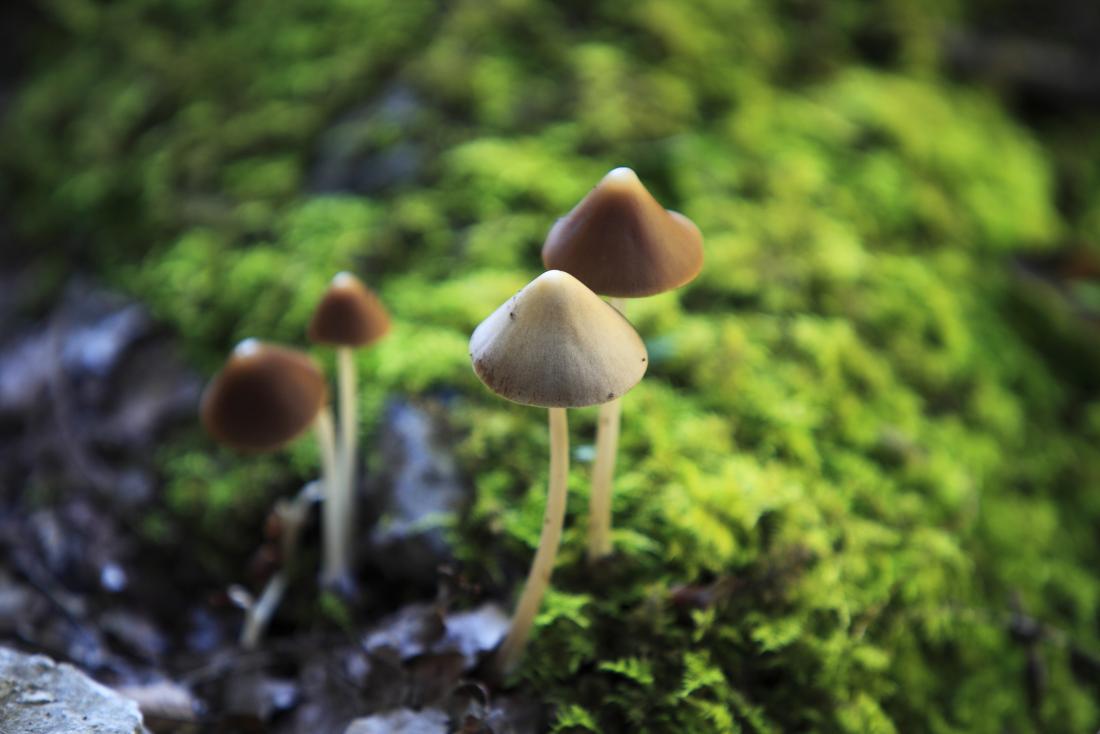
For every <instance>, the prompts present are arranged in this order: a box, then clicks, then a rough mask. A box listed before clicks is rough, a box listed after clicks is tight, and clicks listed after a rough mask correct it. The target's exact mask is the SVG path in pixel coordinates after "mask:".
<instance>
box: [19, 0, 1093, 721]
mask: <svg viewBox="0 0 1100 734" xmlns="http://www.w3.org/2000/svg"><path fill="white" fill-rule="evenodd" d="M4 12H5V13H6V14H7V18H6V19H7V22H6V23H5V25H6V28H7V30H6V31H5V33H4V34H3V35H4V36H5V40H7V41H8V42H7V43H6V44H5V50H4V51H3V54H4V61H5V64H4V66H5V72H4V75H3V76H4V77H5V79H6V81H5V84H4V89H5V93H4V95H3V102H2V104H3V106H2V119H0V132H2V134H0V197H2V201H3V204H2V207H0V212H2V221H3V224H4V232H5V235H4V242H5V243H6V244H4V247H3V255H2V259H3V262H4V263H6V264H7V266H10V267H20V268H26V270H25V272H27V273H29V274H30V275H28V277H33V278H34V279H35V283H36V284H37V286H36V288H35V295H34V297H33V298H31V299H30V300H28V301H27V303H25V304H24V305H23V307H24V308H25V309H26V310H27V311H28V313H33V312H34V311H35V309H41V308H43V307H44V304H48V303H49V301H50V299H51V298H52V297H53V295H54V294H55V293H56V292H57V288H59V287H60V285H61V284H62V283H63V282H64V281H65V280H66V279H67V278H68V277H69V276H70V275H71V274H72V273H74V272H81V273H87V274H92V275H94V276H95V277H96V278H98V279H100V280H102V281H103V282H105V283H108V284H109V285H111V286H112V287H113V288H116V289H119V290H121V291H123V292H126V293H128V294H130V295H131V296H133V297H135V298H137V299H139V300H141V301H142V302H144V303H145V304H147V305H148V307H149V308H150V309H151V310H152V312H153V313H154V314H155V316H156V317H157V318H158V319H160V320H161V321H163V322H164V323H166V324H168V325H170V327H171V328H172V329H173V330H174V331H175V333H176V334H177V335H178V338H179V340H180V342H181V344H182V345H183V347H184V349H185V350H186V353H187V355H188V358H189V360H190V361H191V363H192V364H193V365H195V366H196V368H198V369H200V370H201V371H202V372H203V373H204V374H209V373H210V372H212V371H213V370H214V369H216V367H217V365H218V364H219V363H220V362H221V360H222V359H223V357H224V355H225V353H226V352H227V350H228V349H229V348H230V347H231V346H232V345H233V344H234V343H235V342H236V341H237V340H238V339H241V338H243V337H247V336H260V337H264V338H269V339H275V340H281V341H286V342H289V343H293V344H303V343H304V329H305V324H306V322H307V320H308V317H309V314H310V312H311V310H312V308H313V306H314V304H315V303H316V301H317V298H318V296H319V294H320V293H321V292H322V290H323V289H324V287H325V285H326V283H327V281H328V279H329V278H330V277H331V276H332V274H333V273H334V272H336V271H337V270H341V269H348V270H352V271H354V272H356V273H358V274H359V275H360V276H361V277H362V278H363V279H364V280H365V281H366V282H367V283H368V284H369V285H370V286H371V287H373V288H375V289H376V290H377V291H378V292H379V293H380V295H381V297H382V299H383V301H384V302H385V303H386V304H387V306H388V307H389V308H390V309H391V311H392V313H393V315H394V319H395V328H394V331H393V333H392V334H391V336H390V337H388V338H387V340H385V341H384V342H382V343H380V344H379V345H378V346H377V347H376V348H374V349H373V350H371V351H369V352H367V353H365V354H363V355H362V356H361V364H362V367H363V370H364V373H365V374H366V375H367V377H366V379H367V381H368V385H369V389H368V390H367V393H366V395H365V397H364V405H363V408H364V421H365V423H366V424H367V425H368V426H374V425H376V424H377V422H378V420H379V416H380V413H381V410H382V406H383V404H384V401H385V400H386V399H387V397H389V396H395V395H403V396H417V397H422V398H432V397H433V396H434V397H439V396H445V397H446V398H447V400H448V403H447V404H448V405H449V406H450V410H451V422H452V424H453V425H454V426H455V427H456V430H457V432H458V434H459V435H460V436H461V438H460V440H459V443H458V445H457V447H456V451H457V453H458V456H459V458H460V460H461V463H462V467H463V470H464V473H465V475H466V476H467V477H468V479H469V481H470V482H471V483H472V484H473V485H474V487H475V488H476V490H477V494H476V499H475V501H474V505H473V507H472V509H471V510H470V512H469V513H468V514H466V515H463V516H462V517H460V518H453V519H452V520H451V521H450V522H449V523H448V528H449V531H450V534H451V537H452V542H453V543H454V547H455V552H456V554H457V555H458V557H459V559H460V561H461V562H462V564H463V567H464V568H465V569H466V571H467V572H468V573H469V574H470V575H472V576H473V577H475V578H478V579H480V580H481V581H483V583H484V585H485V589H486V593H487V594H489V595H492V596H495V597H496V598H499V599H502V600H504V601H505V602H507V600H508V599H509V598H510V595H511V594H512V593H513V592H514V590H515V586H516V584H517V583H518V581H519V579H520V578H521V577H522V570H523V568H524V566H525V564H526V562H527V559H528V558H529V557H530V553H531V549H532V548H533V545H534V543H535V541H536V539H537V535H538V529H539V525H540V520H541V512H542V504H543V497H544V493H543V491H542V487H543V486H544V483H545V474H546V470H545V467H544V462H545V455H546V438H545V435H544V433H545V429H544V425H543V421H544V416H543V415H542V413H540V412H539V411H534V410H529V409H524V408H521V407H518V406H513V405H510V404H506V403H504V402H503V401H501V400H498V399H496V398H494V397H493V396H491V395H490V394H488V393H487V391H485V390H484V389H483V388H482V386H481V385H480V383H479V382H478V381H477V379H476V377H475V376H474V375H473V373H472V371H471V370H470V367H469V363H468V357H467V351H466V341H467V338H468V335H469V333H470V331H471V330H472V328H473V327H474V326H475V325H476V324H477V323H478V322H479V321H480V320H481V319H482V318H484V317H485V316H486V315H487V314H489V313H490V312H491V311H492V310H493V309H494V308H495V307H496V306H497V305H499V304H500V303H501V302H502V301H504V300H505V299H506V298H508V297H509V296H510V295H511V294H512V293H514V292H515V291H516V290H517V289H518V288H519V287H521V286H522V285H523V284H524V283H526V282H527V281H528V280H529V279H530V278H532V277H534V276H535V275H536V274H537V273H538V272H539V270H540V261H539V257H538V252H539V248H540V246H541V242H542V238H543V237H544V236H545V234H546V232H547V230H548V229H549V227H550V225H551V224H552V223H553V221H554V219H555V218H556V217H558V216H560V215H562V214H563V213H565V212H566V211H568V210H569V208H570V207H572V206H573V204H575V203H576V202H577V201H578V200H579V199H580V198H581V197H582V196H583V195H584V194H585V193H586V192H587V191H588V189H589V188H590V187H591V186H592V185H594V184H595V183H596V181H598V180H599V178H600V177H601V176H602V175H603V174H604V173H605V172H606V171H608V170H609V169H611V168H613V167H615V166H619V165H629V166H632V167H633V168H635V169H636V170H637V171H638V173H639V175H640V176H641V178H642V180H643V181H644V182H645V183H646V185H647V186H648V187H649V188H650V190H651V191H652V192H653V193H654V194H655V195H656V196H657V198H658V199H659V200H660V201H661V202H662V203H664V204H665V205H666V206H668V207H671V208H674V209H677V210H679V211H682V212H684V213H685V214H687V215H688V216H690V217H691V218H692V219H693V220H694V221H695V222H696V223H697V224H698V225H699V226H700V228H701V229H702V231H703V233H704V236H705V248H706V258H707V262H706V265H705V268H704V271H703V273H702V275H701V276H700V277H699V278H698V280H696V281H695V282H694V283H692V284H691V285H690V286H688V287H686V288H684V289H682V290H681V291H678V292H675V293H670V294H664V295H661V296H659V297H655V298H650V299H645V300H644V301H639V302H637V303H635V304H631V312H630V315H631V318H632V320H633V321H634V323H635V325H636V326H637V328H638V330H639V332H640V333H641V334H642V335H643V336H644V337H645V339H646V341H647V344H648V347H649V349H650V354H651V355H652V360H651V368H650V371H649V374H648V375H647V377H646V379H645V380H644V381H643V383H642V384H641V385H640V386H639V387H638V388H637V389H636V390H634V391H633V392H632V393H631V394H630V395H629V396H628V398H627V399H626V400H625V402H624V434H623V445H622V451H623V453H622V455H621V457H620V464H619V478H618V482H617V492H616V496H615V516H616V522H617V534H616V542H617V544H618V546H619V548H620V549H621V551H622V556H623V557H622V559H621V562H620V566H619V567H618V570H617V572H616V575H615V576H614V577H613V578H610V579H602V580H600V582H599V583H598V584H597V583H594V582H593V579H591V578H590V577H588V575H587V574H586V572H585V570H584V564H583V561H582V555H583V528H584V523H583V516H584V512H585V508H586V502H587V495H586V492H587V483H588V480H587V473H588V470H589V466H588V464H587V463H585V462H584V461H575V462H574V466H573V470H572V476H571V489H572V490H574V491H573V495H572V497H571V500H570V510H569V516H570V520H569V525H568V527H567V531H566V536H565V542H564V550H563V557H562V559H561V560H560V562H559V566H558V571H557V575H556V588H555V591H554V592H553V593H552V594H551V596H550V597H549V599H548V602H547V604H546V606H545V607H544V613H543V614H542V615H541V616H540V617H539V620H538V630H537V634H536V639H535V641H534V643H533V646H532V648H531V654H530V655H529V656H528V658H527V661H526V663H525V665H524V667H523V670H522V671H521V680H522V681H523V685H524V686H525V687H526V689H527V690H529V691H535V692H536V693H537V695H538V696H539V697H540V698H541V699H542V700H544V701H546V702H547V703H549V704H551V705H552V707H553V709H552V711H553V714H552V720H553V721H554V727H555V729H554V730H555V731H570V732H615V731H650V732H711V731H714V732H740V731H747V732H757V731H759V732H769V731H824V732H894V731H897V732H925V731H927V732H989V733H990V734H993V733H997V734H1001V733H1003V732H1028V731H1035V732H1085V731H1095V730H1096V728H1097V726H1098V725H1100V662H1097V661H1098V660H1100V578H1098V568H1100V451H1098V450H1097V445H1098V442H1100V395H1098V387H1100V381H1098V375H1100V341H1098V339H1097V332H1096V323H1095V322H1096V316H1097V314H1098V313H1100V311H1098V309H1100V287H1098V281H1097V280H1096V277H1097V275H1098V274H1100V127H1098V126H1097V119H1096V118H1097V111H1098V109H1100V103H1098V100H1100V89H1098V88H1097V82H1096V78H1095V74H1094V73H1093V72H1092V71H1090V70H1095V68H1097V57H1096V49H1095V45H1094V43H1092V42H1090V40H1089V39H1095V37H1096V35H1095V34H1096V32H1098V29H1100V21H1098V19H1097V17H1096V16H1097V13H1096V9H1095V7H1094V6H1092V4H1091V3H1086V2H1079V3H1071V2H1060V3H1054V4H1052V5H1050V6H1049V7H1046V6H1044V9H1042V10H1041V11H1040V10H1039V9H1037V7H1036V8H1033V7H1030V6H1029V5H1028V4H1027V3H1023V2H1020V3H1011V2H1009V3H997V2H992V1H982V0H974V1H973V2H967V1H965V0H957V1H955V0H935V1H934V2H922V1H919V0H888V1H886V2H879V3H865V2H858V1H856V0H840V1H838V2H825V1H823V0H632V1H629V2H626V1H622V0H592V1H588V2H576V1H572V0H570V1H567V2H560V3H549V2H538V1H536V0H456V1H455V2H447V3H439V2H428V1H426V0H396V1H393V2H386V1H385V0H331V1H329V2H317V1H315V0H257V1H256V2H249V3H226V2H222V1H221V0H159V1H158V0H117V1H115V2H97V1H95V0H47V1H46V2H42V3H36V4H33V5H30V4H23V3H15V4H14V5H12V6H11V7H10V8H9V9H8V10H6V11H4ZM320 356H322V357H325V356H326V355H323V354H322V355H320ZM593 421H594V413H593V411H591V410H582V411H575V415H574V417H573V432H574V440H575V441H576V442H577V443H579V444H582V445H583V444H585V443H590V442H591V436H592V432H593ZM312 452H313V448H312V446H309V445H301V446H296V447H295V449H294V451H293V452H292V456H291V457H290V458H289V459H288V458H285V457H284V458H279V457H276V458H271V459H260V460H248V461H247V462H241V461H239V460H238V459H236V458H234V457H233V456H232V455H230V454H229V453H227V452H222V451H220V450H218V449H216V448H214V447H213V446H212V445H211V444H210V443H209V441H208V440H207V439H205V437H203V436H202V435H201V434H200V433H199V432H198V431H197V429H195V430H194V431H191V432H185V433H184V435H182V436H180V437H178V438H177V439H175V440H173V441H172V442H170V443H169V444H168V445H166V446H164V447H163V448H162V450H161V451H160V454H159V457H158V462H159V467H160V470H161V473H162V476H163V480H164V497H165V499H166V502H165V504H164V507H163V508H162V510H161V515H160V516H158V517H153V518H152V519H151V520H150V524H149V527H148V528H146V529H145V530H146V532H148V533H150V534H151V535H152V536H154V537H158V538H160V540H161V541H162V542H165V543H170V542H172V539H171V534H170V533H169V531H168V530H166V528H177V530H176V531H175V532H179V533H187V534H189V537H198V538H201V539H203V549H204V550H203V551H202V554H203V555H204V559H205V562H206V563H207V565H208V567H209V569H210V573H211V574H212V575H213V576H214V577H218V575H219V574H224V575H226V576H228V577H232V573H233V571H232V570H227V569H231V568H232V567H234V565H235V564H238V563H239V559H240V557H241V554H242V553H243V550H242V548H241V547H240V546H239V545H234V543H241V542H242V541H241V540H240V539H239V538H234V537H226V534H225V532H224V527H225V524H226V523H227V522H228V523H234V522H242V523H249V527H255V524H256V523H258V522H259V519H260V518H261V517H262V514H263V511H264V508H265V507H266V506H267V505H268V503H269V502H270V500H271V499H272V496H273V495H274V494H277V493H279V492H284V491H285V489H286V487H289V486H293V485H294V483H295V482H296V481H298V480H300V479H301V478H304V477H308V476H309V475H310V473H311V471H313V469H312V467H313V466H314V461H315V457H314V456H313V453H312ZM163 533H169V534H168V535H165V536H163V537H161V536H160V535H158V534H163ZM240 536H242V537H247V536H248V533H242V534H240ZM685 589H686V590H688V591H689V592H691V593H697V594H703V593H706V594H708V595H709V596H707V597H706V598H707V602H706V603H702V604H695V603H692V602H691V601H690V598H693V597H690V595H689V596H688V598H689V601H688V602H686V603H680V602H679V601H676V600H677V599H680V597H679V596H677V594H680V593H683V592H684V590H685ZM670 599H671V601H670ZM681 601H682V600H681ZM1028 623H1030V625H1031V626H1029V625H1028Z"/></svg>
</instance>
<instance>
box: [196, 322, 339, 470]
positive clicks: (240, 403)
mask: <svg viewBox="0 0 1100 734" xmlns="http://www.w3.org/2000/svg"><path fill="white" fill-rule="evenodd" d="M325 395H326V390H325V377H324V375H323V374H322V372H321V369H320V368H319V367H318V366H317V364H316V363H315V362H314V361H313V360H312V359H310V358H309V356H308V355H306V354H304V353H303V352H299V351H298V350H296V349H288V348H286V347H279V346H274V345H271V344H263V343H261V342H258V341H256V340H255V339H246V340H245V341H243V342H241V343H240V344H238V345H237V348H236V349H234V350H233V353H232V354H231V355H229V360H228V361H226V363H225V367H223V368H222V371H221V372H219V373H218V374H216V375H215V376H214V379H212V380H211V381H210V384H209V385H208V386H207V388H206V391H205V392H204V393H203V396H202V406H201V408H200V412H201V414H202V423H203V425H204V426H205V427H206V430H207V431H208V432H209V433H210V435H211V436H213V437H214V438H215V439H216V440H217V441H220V442H221V443H224V444H226V445H228V446H232V447H233V448H235V449H239V450H241V451H274V450H275V449H278V448H281V447H282V446H284V445H285V444H287V443H289V442H290V441H292V440H293V439H295V438H297V437H298V436H299V435H300V434H301V433H303V432H304V431H305V430H306V429H307V428H309V427H310V425H312V424H313V421H314V419H315V418H316V417H317V414H318V413H319V412H320V411H321V408H322V407H323V406H324V404H325Z"/></svg>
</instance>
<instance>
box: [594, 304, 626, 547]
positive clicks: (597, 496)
mask: <svg viewBox="0 0 1100 734" xmlns="http://www.w3.org/2000/svg"><path fill="white" fill-rule="evenodd" d="M609 303H610V304H611V305H612V306H613V307H614V308H615V309H617V310H618V311H619V313H624V309H625V307H626V301H625V299H622V298H612V299H610V300H609ZM621 416H622V398H615V399H613V400H609V401H608V402H606V403H604V404H602V405H601V406H600V412H599V417H598V420H597V422H596V459H595V461H594V462H593V464H592V491H591V493H590V494H589V498H588V560H589V561H590V562H594V561H597V560H599V559H600V558H603V557H604V556H608V555H611V548H612V546H611V490H612V485H613V484H614V477H615V458H616V457H617V455H618V452H619V425H620V422H621Z"/></svg>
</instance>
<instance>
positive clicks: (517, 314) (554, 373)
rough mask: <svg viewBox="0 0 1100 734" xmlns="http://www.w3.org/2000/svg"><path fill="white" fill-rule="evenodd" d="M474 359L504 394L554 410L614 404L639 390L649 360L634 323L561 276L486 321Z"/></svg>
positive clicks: (549, 276)
mask: <svg viewBox="0 0 1100 734" xmlns="http://www.w3.org/2000/svg"><path fill="white" fill-rule="evenodd" d="M470 359H471V360H472V361H473V364H474V371H475V372H477V376H478V377H480V378H481V381H482V382H484V383H485V385H486V386H487V387H488V388H489V389H490V390H492V391H493V392H495V393H496V394H498V395H500V396H502V397H505V398H508V399H509V400H512V401H515V402H517V403H523V404H525V405H538V406H542V407H546V408H579V407H582V406H585V405H595V404H597V403H606V402H607V401H608V400H611V399H613V398H617V397H619V396H621V395H623V394H624V393H626V392H627V391H628V390H630V388H632V387H634V385H636V384H637V383H638V380H640V379H642V375H644V374H645V370H646V367H647V366H648V362H649V358H648V356H647V355H646V350H645V345H644V344H643V343H642V339H641V337H639V336H638V332H636V331H634V327H633V326H631V325H630V322H629V321H627V320H626V319H625V318H623V315H622V314H620V313H619V312H618V311H616V310H615V309H614V308H612V307H611V306H609V305H608V304H607V303H605V302H604V301H603V300H602V299H601V298H600V297H599V296H597V295H596V294H595V293H593V292H592V291H590V290H589V289H588V288H586V287H585V285H584V284H583V283H581V282H580V281H579V280H577V279H576V278H574V277H573V276H572V275H569V274H568V273H563V272H561V271H560V270H551V271H549V272H546V273H543V274H542V275H540V276H539V277H537V278H535V279H534V280H533V281H531V282H530V283H528V284H527V285H526V286H525V287H524V288H523V290H521V291H520V292H519V293H517V294H516V295H514V296H512V298H511V299H509V300H508V302H507V303H505V304H504V305H503V306H501V307H500V308H498V309H497V310H496V311H494V312H493V313H492V315H490V316H489V318H487V319H485V320H484V321H482V322H481V324H480V325H479V326H478V327H477V329H475V330H474V334H473V336H472V337H470Z"/></svg>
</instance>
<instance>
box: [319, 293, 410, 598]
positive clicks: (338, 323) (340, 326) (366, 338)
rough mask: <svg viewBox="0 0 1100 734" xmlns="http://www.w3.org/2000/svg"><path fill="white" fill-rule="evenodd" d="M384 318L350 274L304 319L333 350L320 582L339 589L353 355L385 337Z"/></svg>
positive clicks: (349, 477) (351, 507)
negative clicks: (329, 471)
mask: <svg viewBox="0 0 1100 734" xmlns="http://www.w3.org/2000/svg"><path fill="white" fill-rule="evenodd" d="M389 328H390V319H389V315H388V314H387V313H386V309H385V308H383V306H382V304H381V302H379V300H378V297H377V296H375V295H374V293H372V292H371V291H370V290H369V289H368V288H367V287H366V286H365V285H363V283H362V281H360V280H359V279H358V278H357V277H355V276H354V275H352V274H351V273H337V274H336V276H335V277H333V279H332V282H331V283H330V284H329V287H328V289H327V290H326V291H325V293H324V295H323V296H322V298H321V301H320V302H319V303H318V304H317V308H316V309H315V310H314V312H313V317H312V318H311V319H310V323H309V331H308V336H309V340H310V341H312V342H313V343H315V344H324V345H327V346H331V347H335V348H336V370H337V376H336V380H337V383H338V384H337V392H338V393H339V405H340V416H339V417H340V433H339V440H340V445H339V448H338V449H337V450H336V452H335V453H336V457H335V462H336V469H335V470H334V471H335V474H334V477H335V480H334V482H333V483H332V484H331V486H329V487H326V494H325V514H324V517H325V523H324V528H323V532H324V535H325V543H326V549H327V551H326V553H327V554H331V555H326V559H327V560H326V565H325V574H324V580H325V582H326V583H327V584H329V585H332V584H339V583H342V582H348V581H350V580H351V577H350V575H349V574H348V572H349V571H350V570H351V561H352V555H353V554H352V540H353V537H352V536H353V532H354V530H355V515H356V506H355V505H356V491H355V490H356V488H357V486H358V485H357V483H356V476H355V473H356V471H355V470H356V465H357V463H358V462H357V461H356V460H357V458H358V456H357V454H356V452H357V450H358V431H359V411H358V405H359V403H358V394H357V385H356V375H355V355H354V351H353V350H355V349H360V348H363V347H365V346H367V345H369V344H372V343H374V342H375V341H377V340H378V339H381V338H382V337H383V336H385V334H386V332H388V331H389Z"/></svg>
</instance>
